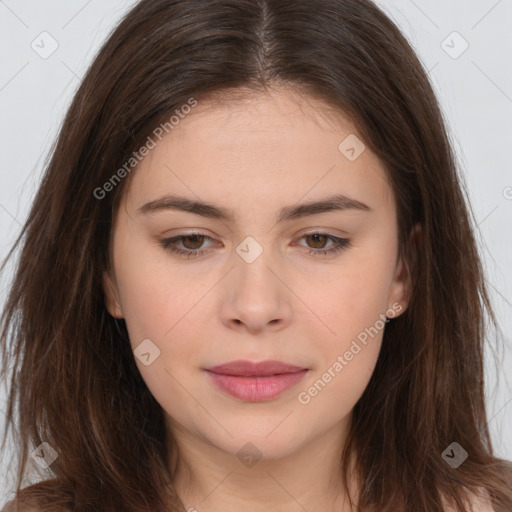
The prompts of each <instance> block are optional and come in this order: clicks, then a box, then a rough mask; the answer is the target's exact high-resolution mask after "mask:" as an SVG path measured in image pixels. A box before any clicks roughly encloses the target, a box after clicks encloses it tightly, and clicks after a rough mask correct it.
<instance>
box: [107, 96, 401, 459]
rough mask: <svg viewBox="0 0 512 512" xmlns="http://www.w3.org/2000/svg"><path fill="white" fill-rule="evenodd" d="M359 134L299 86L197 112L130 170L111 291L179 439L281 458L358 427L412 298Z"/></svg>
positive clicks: (112, 307)
mask: <svg viewBox="0 0 512 512" xmlns="http://www.w3.org/2000/svg"><path fill="white" fill-rule="evenodd" d="M356 137H357V134H356V133H355V130H354V128H353V127H352V126H351V124H350V122H349V121H348V119H345V118H344V117H343V116H342V115H341V114H339V113H337V114H334V113H333V112H330V111H329V109H328V107H327V105H325V104H322V103H319V102H316V101H314V100H313V99H311V98H310V99H306V98H304V97H299V96H297V95H296V94H295V93H293V92H292V91H289V90H281V91H275V92H273V93H272V94H262V95H253V96H251V97H248V98H246V99H245V100H242V99H240V100H237V101H234V102H230V103H215V104H213V103H204V104H202V103H201V102H199V104H198V105H197V106H196V107H195V108H194V109H193V110H192V112H191V113H190V114H188V116H186V117H184V119H182V120H181V121H180V123H179V125H178V126H175V127H174V129H173V130H172V131H171V132H170V133H169V134H168V135H166V136H165V137H164V138H163V139H162V140H161V141H160V142H158V144H157V145H156V147H155V148H154V149H152V150H151V151H150V153H149V154H148V156H147V157H146V158H145V159H144V160H143V161H142V162H141V164H140V165H139V167H138V169H137V170H136V171H134V175H133V176H131V180H130V183H129V186H128V187H127V188H126V190H125V192H124V196H123V202H122V205H121V207H120V209H119V211H118V213H117V216H116V219H115V223H114V228H113V229H114V232H113V245H112V247H113V249H112V250H113V265H114V266H113V272H112V273H105V275H104V289H105V293H106V298H107V304H108V309H109V312H110V313H111V314H112V315H113V316H115V317H117V318H124V319H125V321H126V324H127V328H128V332H129V336H130V340H131V344H132V348H133V350H134V357H135V360H136V363H137V366H138V368H139V371H140V373H141V375H142V377H143V379H144V380H145V382H146V383H147V386H148V388H149V389H150V391H151V392H152V394H153V395H154V397H155V398H156V400H157V401H158V402H159V403H160V404H161V406H162V408H163V410H164V411H165V414H166V418H167V424H168V427H169V428H170V429H171V430H172V431H173V432H174V433H175V434H176V436H177V437H180V436H181V437H180V438H183V439H184V438H185V437H188V438H189V439H202V440H203V441H205V442H206V443H207V444H208V445H209V446H210V447H213V449H216V450H219V451H220V452H222V453H225V454H232V455H234V454H236V453H237V452H238V450H240V448H241V447H243V446H244V445H245V444H246V443H248V442H251V443H252V444H253V445H254V446H256V447H257V449H258V450H259V452H260V453H261V455H262V457H263V458H265V457H266V458H269V459H270V458H277V457H283V456H286V455H289V454H292V453H293V452H294V451H296V450H299V449H300V448H301V447H304V446H306V445H307V444H308V443H311V442H312V441H314V440H315V439H318V438H320V437H322V436H323V435H324V434H325V433H326V432H328V431H332V429H333V428H334V429H336V428H339V429H340V432H342V431H343V429H344V428H345V426H346V425H347V424H348V421H349V419H350V414H351V411H352V408H353V407H354V405H355V403H356V402H357V400H358V399H359V398H360V396H361V395H362V393H363V391H364V389H365V387H366V386H367V384H368V381H369V379H370V377H371V375H372V372H373V369H374V367H375V363H376V360H377V357H378V354H379V349H380V345H381V340H382V335H383V331H384V329H385V325H386V321H385V320H386V318H385V316H386V315H387V316H388V317H390V318H391V317H393V316H395V317H396V316H398V315H399V314H400V313H401V312H403V311H404V310H405V308H406V295H407V293H406V292H407V280H406V276H405V270H404V269H405V266H404V265H403V262H402V261H401V260H400V259H399V257H398V236H397V219H396V210H395V201H394V197H393V191H392V189H391V187H390V185H389V183H388V181H387V178H386V174H385V171H384V168H383V167H382V166H381V164H380V162H379V161H378V159H377V158H376V156H375V155H374V154H372V153H371V152H370V150H369V149H368V148H366V149H364V147H363V146H361V141H360V140H359V139H358V138H356ZM166 196H167V197H166ZM335 196H336V197H335ZM178 197H180V198H181V201H177V200H176V198H178ZM171 199H173V200H174V201H171ZM328 200H329V201H330V202H327V203H324V202H326V201H328ZM192 202H197V203H208V205H209V206H208V207H207V206H202V207H199V206H198V205H196V206H195V207H194V208H192V207H191V204H192ZM311 203H323V205H317V206H316V207H309V208H308V207H307V206H305V205H311ZM212 206H214V207H215V208H212ZM192 210H194V211H192ZM233 361H243V362H246V363H247V362H252V363H260V362H268V361H278V362H280V363H283V365H289V366H279V367H277V366H272V364H266V365H265V364H263V365H261V366H259V367H251V366H250V365H231V366H230V365H229V364H228V363H232V362H233ZM226 364H228V366H227V367H224V368H220V369H219V368H216V367H218V366H220V365H226ZM212 369H214V370H213V371H212ZM228 374H229V375H228ZM270 374H273V376H271V375H270Z"/></svg>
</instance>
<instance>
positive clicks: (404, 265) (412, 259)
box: [389, 223, 422, 316]
mask: <svg viewBox="0 0 512 512" xmlns="http://www.w3.org/2000/svg"><path fill="white" fill-rule="evenodd" d="M421 237H422V230H421V226H420V224H419V223H418V224H415V225H414V227H413V228H412V230H411V232H410V234H409V239H408V241H407V247H406V251H405V255H401V256H400V257H399V259H398V263H397V266H396V271H395V275H394V278H393V284H392V286H391V293H390V296H389V308H390V309H394V308H396V304H400V306H401V308H400V310H399V311H400V313H399V314H402V313H403V312H404V311H405V310H406V309H407V307H408V306H409V302H410V299H411V295H412V291H413V290H412V287H413V282H414V279H413V277H414V274H415V272H416V262H417V252H418V250H419V248H420V247H421ZM396 316H399V315H396Z"/></svg>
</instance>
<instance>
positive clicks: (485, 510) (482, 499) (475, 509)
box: [444, 489, 494, 512]
mask: <svg viewBox="0 0 512 512" xmlns="http://www.w3.org/2000/svg"><path fill="white" fill-rule="evenodd" d="M467 496H468V500H469V503H470V507H471V508H470V509H468V510H467V512H494V508H493V507H492V503H491V498H490V497H489V493H488V492H487V491H486V490H484V489H481V490H479V492H478V493H477V494H475V493H468V495H467ZM444 511H445V512H455V508H454V507H452V506H450V505H448V504H446V502H445V507H444Z"/></svg>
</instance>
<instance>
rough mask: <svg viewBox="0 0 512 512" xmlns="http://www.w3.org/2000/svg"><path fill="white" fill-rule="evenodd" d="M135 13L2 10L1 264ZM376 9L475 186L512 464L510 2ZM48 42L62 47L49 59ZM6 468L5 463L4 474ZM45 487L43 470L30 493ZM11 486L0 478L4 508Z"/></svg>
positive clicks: (496, 428)
mask: <svg viewBox="0 0 512 512" xmlns="http://www.w3.org/2000/svg"><path fill="white" fill-rule="evenodd" d="M133 3H134V2H133V1H127V0H101V1H100V0H89V1H87V0H70V1H66V2H63V1H56V0H52V1H50V0H37V1H36V0H0V52H1V53H0V113H1V117H0V119H1V122H0V152H1V153H0V154H1V156H2V159H1V165H0V233H1V236H0V258H2V259H3V258H4V257H5V255H6V254H7V250H8V248H9V246H10V245H11V244H12V242H13V240H14V237H15V235H16V234H17V233H18V231H19V229H20V225H21V223H23V221H24V219H25V217H26V215H27V213H28V207H29V205H30V202H31V200H32V198H33V195H34V193H35V191H36V189H37V186H38V183H39V180H40V177H41V172H42V169H43V167H44V161H45V158H46V156H47V154H48V151H49V149H50V145H51V143H52V141H53V140H54V137H55V136H56V134H57V129H58V126H59V124H60V122H61V120H62V117H63V115H64V112H65V110H66V108H67V106H68V105H69V102H70V100H71V97H72V95H73V93H74V92H75V90H76V88H77V86H78V84H79V82H80V78H81V77H82V76H83V74H84V72H85V70H86V68H87V66H88V64H89V63H90V62H91V60H92V58H93V57H94V54H95V52H96V51H97V49H98V48H99V45H100V44H101V43H102V42H103V41H104V40H105V38H106V37H107V36H108V34H109V32H110V31H111V30H112V28H113V26H114V25H115V24H116V22H117V21H118V20H119V19H120V17H121V16H122V14H123V13H124V12H125V11H126V10H128V9H129V7H130V6H131V5H132V4H133ZM378 4H379V5H380V6H381V7H383V8H384V10H385V11H386V12H387V13H388V14H389V15H390V16H391V17H392V18H393V19H394V20H395V21H396V22H397V23H398V25H399V26H400V27H401V29H402V30H403V32H404V33H405V35H406V36H407V37H408V39H409V41H410V42H411V43H412V45H413V46H414V48H415V49H416V51H417V53H418V55H419V56H420V59H421V60H422V62H423V64H424V66H425V68H426V69H427V70H429V74H430V77H431V79H432V81H433V84H434V87H435V89H436V92H437V94H438V96H439V98H440V101H441V104H442V108H443V110H444V113H445V116H446V119H447V121H448V123H449V128H450V134H451V137H452V140H453V144H454V147H455V149H456V152H457V155H458V158H459V162H460V166H461V169H462V172H463V174H464V176H465V180H466V183H467V186H468V191H469V195H470V197H471V201H472V205H473V209H474V213H475V218H476V224H478V233H479V240H480V246H481V252H482V255H483V257H484V260H485V265H486V271H487V280H488V283H489V285H490V289H491V292H492V299H493V302H494V306H495V308H496V311H497V314H498V319H499V322H500V325H501V329H502V331H503V334H504V339H505V345H504V347H503V349H502V350H501V351H499V352H498V353H497V354H496V357H497V361H498V364H497V365H495V363H494V358H495V355H494V352H492V351H488V354H487V358H486V367H487V375H488V382H487V390H488V397H489V400H488V412H489V424H490V428H491V432H492V436H493V441H494V445H495V450H496V453H497V454H498V455H499V456H501V457H504V458H507V459H512V435H511V434H512V426H511V425H512V386H511V374H512V371H511V370H512V345H511V338H512V314H511V313H512V251H511V250H510V249H511V241H510V236H511V228H510V225H511V224H512V173H511V159H510V148H511V143H512V139H511V135H512V121H511V119H512V69H511V62H512V59H511V57H512V35H511V34H512V31H511V28H512V0H500V1H497V0H478V1H477V0H472V1H468V0H429V1H428V2H427V1H425V0H423V1H420V0H416V1H412V0H378ZM43 32H47V33H49V34H50V35H41V34H42V33H43ZM453 32H457V34H453ZM52 44H53V45H57V44H58V48H57V49H56V51H55V52H54V53H53V54H52V55H50V56H47V55H45V54H44V52H49V51H50V50H51V49H52ZM466 45H469V46H468V48H467V49H466V51H464V52H463V50H464V49H465V47H466ZM462 52H463V53H462ZM43 57H47V58H43ZM8 279H9V275H6V276H3V278H2V280H1V281H0V305H1V304H2V303H3V301H4V300H5V287H6V286H7V284H8ZM492 343H493V344H494V345H495V344H496V343H495V340H493V341H492ZM4 409H5V389H0V421H1V420H2V418H1V415H2V414H3V410H4ZM1 463H5V460H2V461H1ZM7 469H8V468H7V467H5V466H2V465H0V475H5V474H7V473H8V471H7ZM9 473H10V472H9ZM40 477H44V470H41V471H39V474H36V475H35V476H34V477H33V479H32V480H31V479H29V480H28V481H27V483H29V482H31V481H35V480H37V479H38V478H40ZM11 486H12V483H11V481H10V480H9V479H8V478H4V477H3V476H0V507H1V506H2V505H3V504H4V502H5V501H6V500H7V499H8V498H9V496H10V489H11Z"/></svg>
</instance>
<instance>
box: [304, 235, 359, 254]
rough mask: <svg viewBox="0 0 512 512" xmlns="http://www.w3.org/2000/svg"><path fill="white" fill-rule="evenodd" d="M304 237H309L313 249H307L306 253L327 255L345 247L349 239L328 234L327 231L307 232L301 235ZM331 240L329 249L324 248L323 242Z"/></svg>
mask: <svg viewBox="0 0 512 512" xmlns="http://www.w3.org/2000/svg"><path fill="white" fill-rule="evenodd" d="M302 238H305V239H309V240H310V242H309V243H311V242H312V244H313V250H309V251H308V254H313V255H314V256H329V255H334V254H336V253H338V252H340V251H342V250H343V249H345V248H346V247H348V246H349V244H350V240H348V239H347V238H338V237H336V236H333V235H328V234H327V233H308V234H306V235H303V236H302V237H301V240H302ZM328 241H331V243H332V245H331V247H330V248H329V249H324V247H325V244H326V243H327V242H328Z"/></svg>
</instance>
